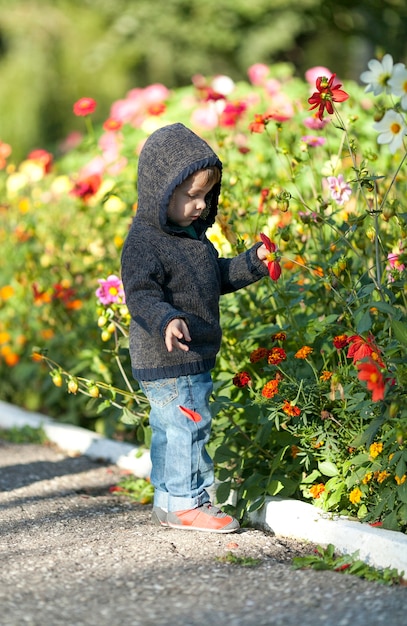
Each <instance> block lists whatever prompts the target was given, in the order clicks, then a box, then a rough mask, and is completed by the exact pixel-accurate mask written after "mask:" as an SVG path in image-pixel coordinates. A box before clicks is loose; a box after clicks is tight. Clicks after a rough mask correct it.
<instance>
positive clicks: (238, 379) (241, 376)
mask: <svg viewBox="0 0 407 626" xmlns="http://www.w3.org/2000/svg"><path fill="white" fill-rule="evenodd" d="M232 382H233V384H234V385H235V386H236V387H247V386H248V385H250V383H251V382H252V379H251V377H250V374H248V373H247V372H239V373H238V374H236V375H235V376H233V379H232Z"/></svg>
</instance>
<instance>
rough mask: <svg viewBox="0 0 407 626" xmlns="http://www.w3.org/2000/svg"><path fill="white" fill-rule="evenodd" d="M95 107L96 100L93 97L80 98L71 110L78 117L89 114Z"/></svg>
mask: <svg viewBox="0 0 407 626" xmlns="http://www.w3.org/2000/svg"><path fill="white" fill-rule="evenodd" d="M95 109H96V101H95V100H94V99H93V98H81V99H80V100H78V101H77V102H75V104H74V105H73V112H74V113H75V115H78V116H79V117H85V116H86V115H90V114H91V113H93V112H94V111H95Z"/></svg>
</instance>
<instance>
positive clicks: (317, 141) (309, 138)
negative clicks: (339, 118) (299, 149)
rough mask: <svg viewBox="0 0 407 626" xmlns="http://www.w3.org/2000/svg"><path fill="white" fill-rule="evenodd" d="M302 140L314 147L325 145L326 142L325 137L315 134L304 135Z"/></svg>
mask: <svg viewBox="0 0 407 626" xmlns="http://www.w3.org/2000/svg"><path fill="white" fill-rule="evenodd" d="M301 141H303V142H304V143H306V144H307V146H311V147H312V148H314V147H315V146H323V145H324V143H325V142H326V139H325V138H324V137H315V135H304V136H303V137H301Z"/></svg>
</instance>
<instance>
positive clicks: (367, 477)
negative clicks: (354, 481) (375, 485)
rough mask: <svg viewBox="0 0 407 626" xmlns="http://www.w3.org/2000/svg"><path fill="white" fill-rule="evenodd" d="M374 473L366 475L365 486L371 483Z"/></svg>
mask: <svg viewBox="0 0 407 626" xmlns="http://www.w3.org/2000/svg"><path fill="white" fill-rule="evenodd" d="M372 476H373V474H372V472H368V473H367V474H365V476H364V477H363V478H362V483H363V484H364V485H367V483H368V482H370V481H371V480H372Z"/></svg>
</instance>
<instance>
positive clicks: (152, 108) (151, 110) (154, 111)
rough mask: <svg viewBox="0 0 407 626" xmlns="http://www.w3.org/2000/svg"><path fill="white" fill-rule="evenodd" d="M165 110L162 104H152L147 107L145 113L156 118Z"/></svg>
mask: <svg viewBox="0 0 407 626" xmlns="http://www.w3.org/2000/svg"><path fill="white" fill-rule="evenodd" d="M166 108H167V107H166V106H165V104H164V102H154V103H153V104H150V105H149V106H148V107H147V113H148V114H149V115H154V116H157V117H158V116H159V115H161V114H162V113H165V111H166Z"/></svg>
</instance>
